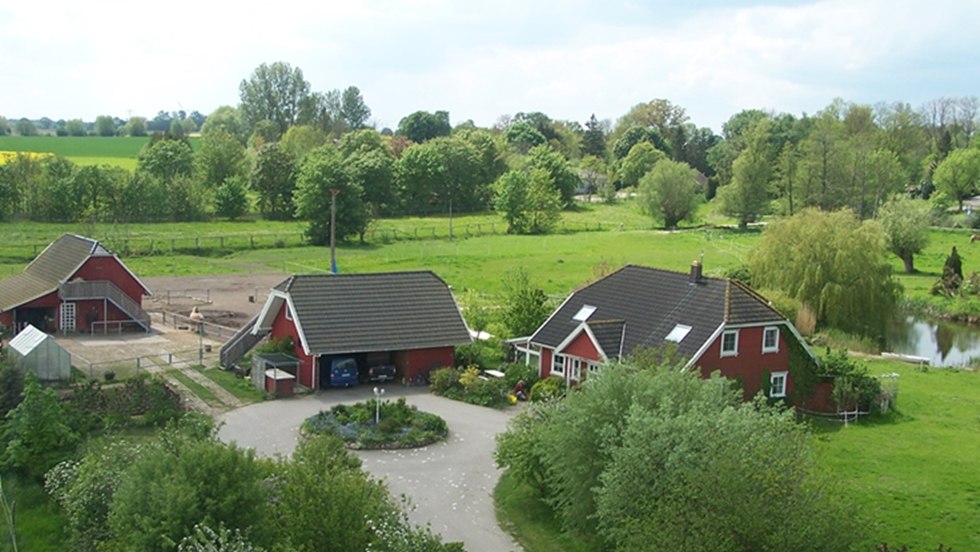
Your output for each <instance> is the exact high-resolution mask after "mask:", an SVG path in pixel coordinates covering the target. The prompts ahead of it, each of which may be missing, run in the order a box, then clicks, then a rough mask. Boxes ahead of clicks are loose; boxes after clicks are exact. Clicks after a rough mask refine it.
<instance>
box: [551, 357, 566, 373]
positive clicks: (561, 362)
mask: <svg viewBox="0 0 980 552" xmlns="http://www.w3.org/2000/svg"><path fill="white" fill-rule="evenodd" d="M551 373H552V374H558V375H559V376H564V375H565V355H559V354H558V353H555V354H554V356H552V357H551Z"/></svg>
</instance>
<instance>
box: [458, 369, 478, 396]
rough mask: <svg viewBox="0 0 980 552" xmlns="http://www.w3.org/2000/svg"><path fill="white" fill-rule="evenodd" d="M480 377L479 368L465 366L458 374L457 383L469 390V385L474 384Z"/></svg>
mask: <svg viewBox="0 0 980 552" xmlns="http://www.w3.org/2000/svg"><path fill="white" fill-rule="evenodd" d="M479 378H480V369H479V368H478V367H476V366H467V367H466V368H464V369H463V370H462V371H460V374H459V383H460V385H462V386H463V390H464V391H469V389H470V387H472V386H473V385H475V383H476V382H477V381H478V380H479Z"/></svg>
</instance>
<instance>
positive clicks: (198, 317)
mask: <svg viewBox="0 0 980 552" xmlns="http://www.w3.org/2000/svg"><path fill="white" fill-rule="evenodd" d="M188 318H190V319H191V320H192V321H193V322H195V323H196V324H197V363H198V364H199V365H200V366H202V367H203V366H204V313H202V312H201V311H199V310H197V307H194V308H193V309H191V314H190V315H189V316H188Z"/></svg>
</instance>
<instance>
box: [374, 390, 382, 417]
mask: <svg viewBox="0 0 980 552" xmlns="http://www.w3.org/2000/svg"><path fill="white" fill-rule="evenodd" d="M384 394H385V390H384V389H378V388H377V387H375V388H374V425H378V422H380V421H381V395H384Z"/></svg>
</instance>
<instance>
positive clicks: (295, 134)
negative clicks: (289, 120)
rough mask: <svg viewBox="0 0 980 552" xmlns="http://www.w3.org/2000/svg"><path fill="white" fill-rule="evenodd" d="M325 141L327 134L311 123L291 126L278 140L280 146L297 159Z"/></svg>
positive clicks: (300, 158)
mask: <svg viewBox="0 0 980 552" xmlns="http://www.w3.org/2000/svg"><path fill="white" fill-rule="evenodd" d="M326 143H327V135H326V134H325V133H324V132H323V131H322V130H320V129H319V128H317V127H315V126H312V125H296V126H291V127H289V130H287V131H286V134H283V135H282V139H281V140H279V145H280V147H282V149H284V150H285V151H286V152H287V153H289V155H292V156H293V158H294V159H296V160H297V161H300V160H302V159H303V156H305V155H306V154H307V153H309V152H311V151H313V150H315V149H316V148H318V147H320V146H322V145H324V144H326Z"/></svg>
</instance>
